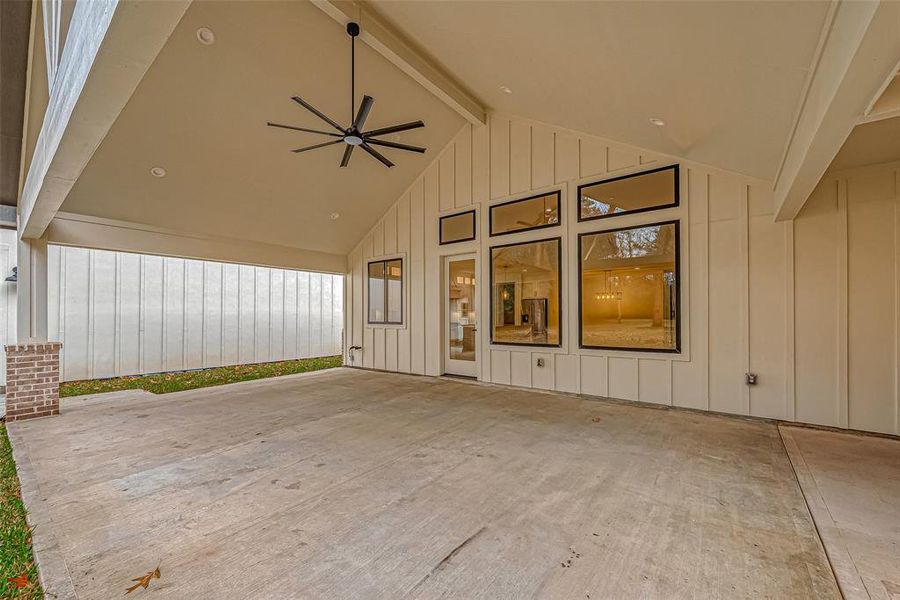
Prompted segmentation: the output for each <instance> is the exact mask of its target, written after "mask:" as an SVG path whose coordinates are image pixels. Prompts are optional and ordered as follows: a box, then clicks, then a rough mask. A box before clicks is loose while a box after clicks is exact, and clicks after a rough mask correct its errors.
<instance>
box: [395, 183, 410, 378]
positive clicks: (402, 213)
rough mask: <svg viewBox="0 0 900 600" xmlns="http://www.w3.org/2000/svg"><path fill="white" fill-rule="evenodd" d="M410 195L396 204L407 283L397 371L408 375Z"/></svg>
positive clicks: (398, 238)
mask: <svg viewBox="0 0 900 600" xmlns="http://www.w3.org/2000/svg"><path fill="white" fill-rule="evenodd" d="M409 202H410V194H409V193H405V194H403V196H401V197H400V200H399V201H398V202H397V251H398V252H400V253H402V254H405V259H406V260H405V261H404V267H405V268H406V273H405V274H404V279H405V280H406V281H407V289H406V290H404V294H405V295H404V298H403V303H404V311H403V312H404V313H405V314H404V316H403V318H404V320H405V321H406V327H405V328H404V329H400V330H398V331H397V370H398V371H401V372H403V373H409V372H410V371H411V368H412V366H411V363H410V361H411V355H410V344H411V339H410V327H411V317H410V305H411V304H412V302H411V299H412V294H411V293H410V290H411V284H410V283H409V281H410V277H411V275H412V263H411V261H410V259H409V256H410V249H409V247H410V228H409V224H410V206H409Z"/></svg>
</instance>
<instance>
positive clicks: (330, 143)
mask: <svg viewBox="0 0 900 600" xmlns="http://www.w3.org/2000/svg"><path fill="white" fill-rule="evenodd" d="M343 143H344V140H342V139H340V140H334V141H332V142H325V143H324V144H316V145H315V146H306V147H305V148H297V149H296V150H291V152H293V153H294V154H299V153H300V152H306V151H307V150H315V149H316V148H324V147H325V146H333V145H334V144H343Z"/></svg>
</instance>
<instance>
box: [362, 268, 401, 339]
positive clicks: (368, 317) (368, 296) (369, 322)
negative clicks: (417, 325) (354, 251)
mask: <svg viewBox="0 0 900 600" xmlns="http://www.w3.org/2000/svg"><path fill="white" fill-rule="evenodd" d="M398 260H399V261H400V320H399V321H388V320H387V315H388V314H389V312H390V309H389V306H388V286H387V283H386V282H387V281H388V280H387V279H385V280H384V281H385V286H384V315H385V320H384V321H373V320H372V319H371V316H372V311H371V310H369V306H370V305H371V302H372V298H371V294H370V292H369V290H370V286H369V280H370V279H371V277H370V275H369V268H370V267H371V266H372V265H374V264H378V263H382V264H383V265H384V269H385V270H384V273H387V264H388V263H392V262H396V261H398ZM405 279H406V269H405V268H404V267H403V257H402V256H396V257H393V258H382V259H379V260H370V261H368V262H367V263H366V324H367V325H403V317H404V316H405V314H404V309H405V303H404V299H403V291H404V284H405Z"/></svg>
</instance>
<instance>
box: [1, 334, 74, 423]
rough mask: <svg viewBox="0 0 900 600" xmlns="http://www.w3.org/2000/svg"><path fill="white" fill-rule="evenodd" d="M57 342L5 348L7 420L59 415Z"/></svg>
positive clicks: (58, 347) (14, 345)
mask: <svg viewBox="0 0 900 600" xmlns="http://www.w3.org/2000/svg"><path fill="white" fill-rule="evenodd" d="M61 348H62V344H61V343H60V342H36V343H25V344H11V345H9V346H6V420H7V421H20V420H22V419H34V418H37V417H49V416H51V415H58V414H59V351H60V349H61Z"/></svg>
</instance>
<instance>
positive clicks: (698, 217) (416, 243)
mask: <svg viewBox="0 0 900 600" xmlns="http://www.w3.org/2000/svg"><path fill="white" fill-rule="evenodd" d="M676 162H677V163H679V164H680V165H681V205H680V206H679V207H678V208H674V209H666V210H661V211H655V212H653V213H644V214H641V215H630V216H622V217H619V218H615V219H608V220H602V221H593V222H586V223H577V220H576V215H575V207H576V195H577V186H578V185H579V184H581V183H587V182H591V181H596V180H597V179H601V178H604V177H606V176H616V175H622V174H627V173H632V172H637V171H641V170H644V169H647V168H651V167H655V166H664V165H668V164H673V163H676ZM553 190H561V192H562V200H563V206H562V224H561V226H560V227H555V228H552V229H543V230H539V231H534V232H530V233H524V234H517V235H508V236H503V237H502V238H494V239H492V238H489V237H488V233H487V207H488V206H490V205H491V204H495V203H499V202H502V201H506V200H510V199H515V198H520V197H526V196H529V195H532V194H535V193H541V192H545V191H546V192H549V191H553ZM817 205H818V202H813V204H812V208H810V209H809V210H807V211H804V214H803V215H801V218H800V219H798V220H797V222H796V223H794V222H778V223H776V222H775V221H774V216H773V206H772V194H771V184H770V183H767V182H762V181H759V180H756V179H752V178H748V177H744V176H741V175H737V174H734V173H729V172H724V171H719V170H715V169H711V168H709V167H706V166H703V165H698V164H695V163H691V162H689V161H679V160H678V159H677V158H675V157H667V156H660V155H656V154H653V153H649V152H645V151H643V150H641V149H639V148H633V147H627V146H622V145H619V144H615V143H612V142H609V141H607V140H602V139H599V138H595V137H592V136H587V135H582V134H579V133H577V132H572V131H568V130H563V129H559V128H554V127H552V126H549V125H545V124H541V123H536V122H531V121H527V120H524V119H519V118H514V117H513V118H510V117H506V116H503V115H493V116H492V117H491V119H490V121H489V123H488V125H487V126H484V127H474V126H470V125H466V126H465V127H464V128H463V130H462V131H461V132H460V133H459V134H458V136H457V137H456V138H455V139H454V141H453V142H452V143H451V144H450V145H449V146H448V147H447V148H445V149H443V150H442V151H441V152H440V153H439V155H438V156H437V158H436V159H435V160H434V162H433V163H432V164H431V166H430V167H429V168H428V169H426V171H425V172H424V173H423V174H422V176H421V177H420V178H419V179H418V180H416V182H414V183H413V185H412V186H411V187H410V189H409V190H408V191H407V192H406V193H404V194H403V195H402V196H401V197H400V198H399V200H398V201H397V202H396V204H395V205H394V206H392V207H391V208H390V209H389V210H388V211H387V213H386V214H385V215H384V217H383V218H382V219H381V221H379V222H378V224H376V225H375V227H374V228H373V229H372V230H371V231H370V232H369V233H368V234H367V235H366V237H365V238H364V239H363V240H362V241H361V242H360V243H359V245H358V246H357V247H356V248H354V250H353V251H352V252H351V253H350V256H349V261H348V263H349V269H350V275H349V276H348V279H347V289H346V294H347V296H346V298H347V299H346V312H345V314H346V318H347V323H346V327H345V329H346V332H347V339H348V343H347V346H348V347H349V346H354V345H355V346H362V350H357V351H354V352H352V353H348V356H347V357H346V361H347V363H348V364H354V365H358V366H363V367H368V368H375V369H384V370H388V371H399V372H410V373H418V374H425V375H439V374H440V373H441V372H442V347H443V339H442V335H443V313H442V297H441V293H442V292H441V290H442V281H443V280H442V277H443V276H442V273H441V271H442V260H443V259H442V257H443V256H446V255H453V254H463V253H467V252H475V253H477V256H478V263H479V265H478V269H479V273H480V282H481V283H482V284H481V289H480V294H481V305H480V307H478V314H479V319H480V320H481V323H480V326H479V328H478V335H479V352H480V356H479V361H480V362H479V369H480V372H479V375H478V377H479V379H481V380H482V381H491V382H495V383H501V384H511V385H518V386H525V387H535V388H546V389H555V390H559V391H564V392H575V393H582V394H588V395H596V396H607V397H614V398H621V399H627V400H639V401H644V402H651V403H658V404H664V405H670V406H680V407H688V408H694V409H700V410H710V411H717V412H724V413H731V414H738V415H752V416H759V417H767V418H777V419H784V420H789V421H790V420H798V421H806V422H812V423H819V424H824V425H832V426H838V427H847V426H850V427H854V428H859V429H867V430H874V431H885V432H893V433H900V429H898V424H897V418H896V410H897V409H896V407H897V401H896V392H895V389H896V388H895V386H894V383H893V382H894V381H896V376H895V375H892V377H893V379H889V378H887V377H886V375H884V373H882V371H883V370H884V369H886V368H887V367H884V366H879V367H878V369H881V370H879V371H878V377H879V378H880V379H877V381H876V380H867V379H866V377H868V370H872V369H873V368H874V367H872V366H871V365H869V364H868V363H867V362H866V361H865V358H864V356H865V355H864V354H863V355H859V357H858V358H855V359H854V360H853V361H851V363H850V365H849V366H848V371H847V372H848V374H849V375H847V376H846V377H849V378H850V379H852V380H853V381H854V383H853V384H849V383H847V382H848V381H849V380H850V379H846V378H845V379H844V380H842V381H843V382H844V383H843V384H839V383H837V382H830V381H829V380H830V379H831V378H834V377H835V375H834V374H835V373H838V375H837V377H839V378H840V377H841V375H840V370H839V369H837V363H838V357H837V356H836V355H835V356H833V355H834V353H835V352H839V350H840V348H841V344H840V343H839V340H840V339H842V337H841V335H843V337H846V338H847V341H846V344H845V346H846V348H850V347H851V345H852V348H858V347H862V346H864V345H865V344H866V342H867V340H868V338H869V337H870V336H871V335H872V334H873V333H875V332H874V329H873V330H872V331H866V330H865V329H863V328H856V329H855V331H854V333H853V334H852V335H849V334H848V333H847V331H848V330H847V327H848V324H849V323H853V324H856V321H853V320H851V319H850V318H849V317H848V318H847V321H846V323H843V325H842V322H841V321H840V320H839V319H838V316H839V315H840V314H841V313H840V307H841V306H843V307H844V309H843V310H844V311H845V312H846V310H847V308H846V306H847V305H851V306H852V305H853V303H854V302H856V303H863V304H864V303H865V302H869V303H872V302H876V303H877V302H878V301H875V300H873V299H872V298H870V297H869V296H868V292H867V291H865V289H864V288H861V287H860V288H853V292H854V293H856V294H858V295H859V296H860V297H858V298H853V297H850V298H845V299H844V300H840V298H839V294H838V293H837V292H838V290H839V289H841V288H840V285H839V283H840V282H839V281H838V279H839V277H838V275H837V273H838V272H839V269H838V267H839V266H840V264H841V263H840V261H839V260H838V257H837V256H836V254H835V252H836V250H835V247H834V246H836V245H837V244H838V242H837V240H836V239H835V237H834V233H835V231H834V224H833V223H831V222H830V221H828V219H827V218H818V219H817V217H816V214H815V206H817ZM473 207H475V208H476V209H477V211H478V215H477V216H478V239H477V240H476V241H473V242H464V243H460V244H452V245H449V246H440V245H438V239H437V233H438V218H439V216H441V215H444V214H453V213H455V212H458V211H460V210H462V209H467V208H473ZM882 210H883V211H886V210H887V208H883V209H882ZM860 211H862V212H860V213H859V216H858V217H857V218H855V219H854V218H851V219H850V220H849V222H850V223H852V224H853V225H851V226H850V227H851V229H850V233H849V237H848V240H849V241H850V243H856V240H859V248H858V249H857V250H852V251H849V252H848V261H847V263H848V265H850V266H851V267H852V265H853V264H855V263H856V262H860V261H862V258H860V257H862V256H869V255H871V254H873V253H875V252H876V250H875V248H873V247H870V245H872V244H874V245H875V246H877V245H878V244H882V245H883V244H887V243H889V244H893V243H894V237H893V233H891V234H890V235H889V236H888V237H887V238H884V239H883V240H882V239H881V238H879V240H881V241H879V242H871V241H870V242H866V241H865V240H866V239H867V238H866V236H863V235H860V234H854V231H853V229H852V228H853V227H854V226H856V227H860V228H862V229H861V230H860V231H863V230H865V229H866V228H868V227H873V226H875V225H876V224H880V225H881V226H882V228H883V227H884V222H887V223H889V224H893V223H894V222H895V221H894V218H893V217H891V218H890V219H888V220H886V221H884V222H882V221H881V220H879V219H878V218H875V217H873V216H872V215H869V214H868V213H866V212H865V210H864V209H860ZM853 212H854V211H851V213H853ZM882 216H883V215H882ZM672 218H678V219H680V220H681V282H682V283H681V306H682V310H681V319H682V322H681V325H682V352H681V353H680V354H676V355H670V354H666V355H660V354H653V353H641V352H623V351H601V350H582V349H579V348H578V343H577V314H576V311H577V285H578V282H577V272H578V263H577V260H578V257H577V235H578V234H579V233H582V232H586V231H600V230H603V229H611V228H616V227H623V226H630V225H636V224H639V223H642V222H648V221H662V220H668V219H672ZM836 218H837V217H834V219H836ZM861 219H868V220H867V221H865V222H864V221H863V220H861ZM873 233H876V232H875V231H873ZM877 235H881V233H878V234H877ZM555 236H561V237H562V240H563V272H562V274H561V281H562V284H563V286H564V290H563V322H562V323H561V326H562V335H563V340H562V347H561V348H522V347H515V346H503V345H493V344H490V341H489V340H490V337H489V333H490V332H489V326H488V323H487V318H486V317H487V314H488V313H487V307H489V306H490V291H489V289H488V286H487V285H484V283H485V282H488V281H489V273H488V269H489V260H488V258H489V248H490V246H491V245H496V244H502V243H509V242H513V241H525V240H532V239H541V238H547V237H555ZM846 243H848V242H847V241H845V244H846ZM395 256H400V257H402V258H403V259H404V268H405V274H404V276H405V284H404V294H405V297H404V305H405V314H404V324H403V325H402V326H371V325H368V324H367V323H366V318H365V315H366V311H365V308H366V299H365V294H366V290H365V287H366V280H365V268H366V262H367V261H369V260H372V259H374V258H382V257H385V258H386V257H395ZM894 256H895V254H889V255H888V257H889V259H890V260H895V259H894ZM816 261H821V264H825V265H827V266H828V267H829V268H830V269H831V270H828V269H825V270H824V271H823V270H822V269H821V268H820V269H818V270H815V269H811V268H810V263H812V262H816ZM891 264H893V263H891ZM844 268H845V269H846V268H847V267H844ZM859 269H864V268H863V267H862V266H860V267H859ZM832 271H833V272H834V275H833V276H831V275H829V274H830V273H832ZM814 272H815V273H820V275H819V279H817V280H816V281H807V279H808V278H809V277H811V276H812V274H813V273H814ZM859 272H860V273H862V272H864V270H860V271H859ZM889 274H891V277H893V279H885V280H884V281H880V282H879V285H880V286H882V287H883V286H889V287H890V286H894V285H895V284H896V275H894V271H889ZM829 276H831V277H832V279H828V277H829ZM861 276H862V275H861ZM795 279H796V281H795ZM851 288H852V286H851ZM843 289H845V290H848V288H846V287H845V288H843ZM891 289H892V290H893V287H891ZM857 290H858V291H857ZM848 291H849V290H848ZM863 296H864V297H865V298H866V300H864V299H863ZM896 297H897V296H888V300H886V301H885V302H887V304H890V305H891V306H895V305H896V304H891V302H895V300H890V298H896ZM887 304H886V305H885V306H887ZM861 306H862V305H861ZM878 309H879V310H881V311H882V312H883V311H884V310H886V309H885V307H883V306H881V305H880V304H879V306H878ZM867 310H868V308H867ZM865 314H866V312H865V311H864V312H862V313H859V316H858V317H856V318H857V319H863V320H865V319H868V318H870V317H867V316H864V315H865ZM815 315H824V316H826V317H827V319H825V320H822V319H819V318H815ZM893 323H894V322H893V321H892V322H890V323H886V324H885V325H886V327H887V330H886V331H888V332H890V339H891V340H892V342H893V344H894V345H893V346H891V348H893V347H896V345H897V344H896V340H897V337H896V334H895V333H894V325H893ZM860 325H862V323H860ZM841 327H843V331H844V333H843V334H840V331H841ZM812 330H814V331H812ZM881 335H886V334H885V333H884V332H882V333H881ZM816 336H819V337H821V338H822V339H818V338H816ZM887 345H890V344H887ZM886 347H887V346H886ZM846 348H845V350H843V354H842V356H844V357H845V358H846V356H847V353H848V350H847V349H846ZM852 348H851V350H852ZM894 352H895V351H894V350H891V353H890V354H889V355H888V357H887V358H885V364H887V363H888V362H890V361H894V363H893V364H896V354H895V353H894ZM795 355H796V356H795ZM539 358H543V359H544V364H545V366H544V367H538V366H537V359H539ZM746 372H754V373H756V374H758V384H757V385H755V386H747V385H745V383H744V378H745V373H746ZM854 373H855V374H856V377H855V378H854V377H852V376H853V374H854ZM861 378H862V379H861ZM841 385H843V386H844V387H843V388H842V387H841ZM844 388H846V392H845V393H843V396H841V395H840V394H839V393H838V390H841V389H844ZM836 394H837V396H836ZM836 402H841V403H843V406H844V409H843V410H844V411H845V412H848V414H853V415H858V416H857V417H856V418H855V419H849V418H848V419H844V420H841V418H839V412H840V411H838V410H835V408H834V407H835V403H836ZM876 405H877V406H878V407H879V408H878V410H877V411H875V412H872V413H871V417H863V416H862V415H867V414H870V411H872V410H873V408H872V407H873V406H876ZM850 406H852V408H849V407H850ZM892 411H893V412H892ZM876 415H877V416H876ZM891 415H893V417H891Z"/></svg>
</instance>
